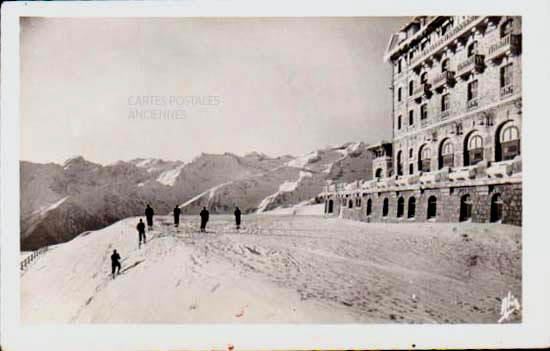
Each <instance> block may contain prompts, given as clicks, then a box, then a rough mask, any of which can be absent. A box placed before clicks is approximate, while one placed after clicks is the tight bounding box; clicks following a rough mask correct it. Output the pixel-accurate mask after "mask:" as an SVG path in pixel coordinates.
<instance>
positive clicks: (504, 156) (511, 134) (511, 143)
mask: <svg viewBox="0 0 550 351" xmlns="http://www.w3.org/2000/svg"><path fill="white" fill-rule="evenodd" d="M495 151H496V155H495V160H496V161H505V160H511V159H513V158H514V157H516V156H517V155H519V154H520V136H519V129H518V128H517V127H516V126H513V125H510V124H509V123H508V124H505V125H503V127H501V129H500V130H499V131H498V132H497V143H496V148H495Z"/></svg>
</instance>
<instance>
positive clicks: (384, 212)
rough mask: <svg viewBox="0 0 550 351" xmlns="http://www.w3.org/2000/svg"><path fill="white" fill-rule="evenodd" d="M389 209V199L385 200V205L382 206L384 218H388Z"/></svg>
mask: <svg viewBox="0 0 550 351" xmlns="http://www.w3.org/2000/svg"><path fill="white" fill-rule="evenodd" d="M389 208H390V203H389V200H388V198H385V199H384V203H383V204H382V217H387V216H388V212H389Z"/></svg>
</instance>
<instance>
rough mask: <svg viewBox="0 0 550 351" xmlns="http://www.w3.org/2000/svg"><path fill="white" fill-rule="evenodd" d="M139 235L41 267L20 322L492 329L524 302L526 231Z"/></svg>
mask: <svg viewBox="0 0 550 351" xmlns="http://www.w3.org/2000/svg"><path fill="white" fill-rule="evenodd" d="M312 208H314V206H312ZM316 210H318V209H316ZM316 210H315V211H316ZM303 211H304V212H303V213H307V211H306V210H305V209H304V210H303ZM312 212H313V210H312ZM136 223H137V218H129V219H125V220H122V221H120V222H117V223H115V224H113V225H111V226H109V227H107V228H104V229H102V230H99V231H96V232H89V233H86V234H85V235H81V236H79V237H77V238H75V239H73V240H72V241H70V242H68V243H65V244H61V245H58V246H57V247H56V248H55V250H50V251H48V252H46V253H45V254H44V255H42V256H40V257H39V258H38V259H37V260H36V262H35V263H33V265H32V266H31V267H30V268H29V270H28V271H27V272H26V273H25V274H24V275H23V276H22V279H21V304H22V311H21V312H22V321H23V322H24V323H49V322H55V323H66V322H78V323H89V322H91V323H193V322H221V323H242V322H266V323H272V322H275V323H277V322H290V323H292V322H299V323H301V322H305V323H341V322H367V323H374V322H378V323H384V322H388V323H407V322H408V323H445V322H451V323H495V322H496V321H497V320H498V319H499V317H500V304H501V302H500V300H501V299H502V298H503V297H505V296H506V295H507V294H508V292H511V293H512V294H513V295H514V296H515V297H517V298H518V299H519V300H520V301H521V228H519V227H514V226H508V225H489V224H487V225H485V224H473V223H464V224H444V223H441V224H440V223H415V224H373V223H361V222H353V221H348V220H343V219H338V218H323V217H322V216H299V215H296V216H291V215H290V216H284V215H279V216H273V215H268V214H264V215H246V216H243V227H242V229H241V230H240V231H238V232H237V231H236V230H235V228H234V225H233V218H232V216H222V215H220V216H211V221H210V222H209V224H208V228H207V230H208V232H207V233H199V232H198V224H199V223H198V217H197V216H193V217H183V222H182V224H181V226H180V229H179V230H175V228H174V227H173V226H172V219H171V217H169V216H166V217H159V218H157V220H156V223H155V230H154V231H153V232H152V233H149V234H148V242H147V244H146V245H145V246H143V247H142V248H141V249H139V248H138V245H137V239H138V238H137V233H136V231H135V225H136ZM113 249H117V251H118V252H119V253H120V255H121V256H122V274H121V275H120V276H118V277H117V278H116V279H114V280H113V279H112V278H111V277H110V269H111V267H110V255H111V253H112V250H113ZM515 318H516V319H517V318H518V316H515Z"/></svg>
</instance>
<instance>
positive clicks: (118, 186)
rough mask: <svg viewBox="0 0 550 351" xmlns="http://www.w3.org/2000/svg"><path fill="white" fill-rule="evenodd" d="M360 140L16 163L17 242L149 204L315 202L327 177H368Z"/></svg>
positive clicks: (190, 210) (74, 229) (163, 207)
mask: <svg viewBox="0 0 550 351" xmlns="http://www.w3.org/2000/svg"><path fill="white" fill-rule="evenodd" d="M366 147H367V145H366V144H364V143H346V144H344V145H339V146H332V147H327V148H324V149H319V150H315V151H312V152H310V153H308V154H305V155H303V156H300V157H294V156H289V155H285V156H280V157H269V156H267V155H264V154H261V153H257V152H252V153H249V154H246V155H244V156H238V155H235V154H232V153H224V154H204V153H203V154H201V155H199V156H197V157H196V158H195V159H193V160H192V161H191V162H188V163H185V162H182V161H165V160H161V159H153V158H139V159H134V160H130V161H127V162H126V161H118V162H115V163H112V164H108V165H100V164H97V163H93V162H90V161H88V160H86V159H84V158H83V157H81V156H78V157H73V158H70V159H68V160H67V161H65V162H64V163H63V164H55V163H47V164H39V163H32V162H27V161H21V162H20V171H21V172H20V174H21V178H20V180H21V181H20V187H21V188H20V194H21V199H20V201H21V202H20V208H21V218H20V224H21V236H20V240H21V249H22V250H34V249H37V248H39V247H42V246H46V245H52V244H57V243H61V242H65V241H68V240H71V239H72V238H74V237H75V236H77V235H79V234H81V233H83V232H86V231H90V230H97V229H100V228H103V227H105V226H108V225H110V224H112V223H114V222H116V221H119V220H121V219H123V218H126V217H130V216H139V215H143V212H144V208H145V205H146V204H151V206H152V207H153V208H154V209H155V212H156V213H157V214H168V213H170V212H171V211H172V209H173V208H174V206H175V205H176V204H179V205H180V207H181V209H182V213H183V214H189V215H191V214H197V213H198V212H199V211H200V209H202V207H203V206H206V207H207V208H208V209H209V210H210V212H211V213H212V214H220V213H230V212H232V211H233V209H234V208H235V206H239V207H240V208H241V211H242V212H243V213H265V212H267V213H269V211H271V210H275V209H280V208H284V207H292V206H295V205H297V204H303V203H311V202H315V198H316V196H317V195H318V194H319V193H320V192H321V191H322V187H323V186H324V185H325V184H326V183H327V181H333V182H351V181H354V180H358V179H370V178H371V177H372V170H371V168H370V165H371V162H369V161H370V159H371V157H372V156H371V154H370V152H367V151H366Z"/></svg>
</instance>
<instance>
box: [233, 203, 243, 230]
mask: <svg viewBox="0 0 550 351" xmlns="http://www.w3.org/2000/svg"><path fill="white" fill-rule="evenodd" d="M234 214H235V225H236V226H237V230H239V229H240V228H241V210H240V209H239V206H237V207H236V208H235V212H234Z"/></svg>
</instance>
